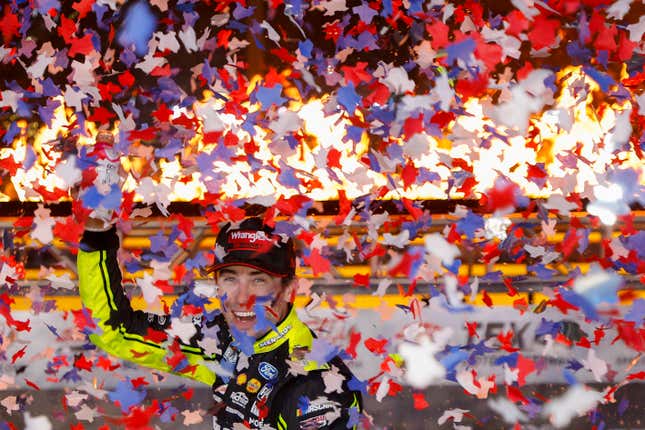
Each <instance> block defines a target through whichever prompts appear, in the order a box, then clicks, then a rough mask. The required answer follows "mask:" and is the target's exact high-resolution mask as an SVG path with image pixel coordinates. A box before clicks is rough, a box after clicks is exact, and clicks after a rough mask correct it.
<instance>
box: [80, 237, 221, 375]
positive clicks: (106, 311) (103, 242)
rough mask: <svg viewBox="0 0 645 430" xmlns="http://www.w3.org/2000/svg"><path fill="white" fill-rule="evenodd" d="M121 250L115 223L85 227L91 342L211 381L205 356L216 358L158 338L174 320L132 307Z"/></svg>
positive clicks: (84, 293) (83, 275)
mask: <svg viewBox="0 0 645 430" xmlns="http://www.w3.org/2000/svg"><path fill="white" fill-rule="evenodd" d="M118 248H119V238H118V236H117V234H116V228H115V227H112V228H110V229H109V230H107V231H85V233H84V234H83V238H82V240H81V247H80V250H79V253H78V259H77V265H78V277H79V291H80V296H81V300H82V301H83V305H84V306H85V307H86V308H87V309H89V310H90V311H91V313H92V317H93V318H95V319H97V320H98V327H99V329H98V330H97V332H96V333H94V334H91V335H90V340H91V341H92V342H93V343H94V344H95V345H96V346H98V347H99V348H101V349H103V350H105V351H106V352H108V353H109V354H112V355H114V356H117V357H120V358H123V359H125V360H129V361H132V362H135V363H138V364H141V365H143V366H146V367H151V368H155V369H159V370H163V371H166V372H171V373H176V374H178V375H180V376H185V377H189V378H192V379H196V380H198V381H201V382H204V383H206V384H209V385H212V384H213V383H214V382H215V374H214V373H213V371H212V370H210V369H209V368H208V367H207V366H206V365H205V362H204V360H208V359H213V358H214V357H205V356H204V352H203V350H202V349H201V348H199V347H198V346H197V345H192V346H191V345H186V344H181V345H179V348H172V344H171V343H169V342H160V341H156V340H155V339H159V337H158V336H154V333H155V331H156V332H157V333H158V332H160V331H161V332H163V331H164V330H165V329H167V328H168V327H169V326H170V324H171V321H170V318H169V317H168V316H160V315H156V314H151V313H146V312H143V311H135V310H133V309H132V306H131V305H130V301H129V300H128V297H127V296H126V295H125V292H124V290H123V286H122V277H121V270H120V268H119V265H118V261H117V256H116V255H117V250H118ZM151 330H152V331H151ZM175 346H176V345H175ZM182 354H183V355H184V356H185V358H186V359H187V363H186V360H183V358H182Z"/></svg>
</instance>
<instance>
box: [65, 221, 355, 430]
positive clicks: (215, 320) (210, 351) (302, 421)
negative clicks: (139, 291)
mask: <svg viewBox="0 0 645 430" xmlns="http://www.w3.org/2000/svg"><path fill="white" fill-rule="evenodd" d="M118 247H119V239H118V237H117V234H116V229H115V228H112V229H111V230H109V231H107V232H90V231H86V232H85V233H84V235H83V238H82V240H81V249H80V250H79V253H78V274H79V290H80V295H81V299H82V300H83V304H84V306H85V307H86V308H88V309H89V310H90V311H91V312H92V317H93V318H95V319H97V320H98V321H99V323H98V328H97V330H96V332H95V333H93V334H91V335H90V340H91V341H92V342H93V343H94V344H96V345H97V346H99V347H100V348H102V349H104V350H105V351H107V352H109V353H110V354H113V355H115V356H118V357H120V358H123V359H126V360H130V361H133V362H136V363H139V364H142V365H144V366H147V367H151V368H155V369H160V370H164V371H167V372H172V373H175V374H179V375H181V376H186V377H189V378H192V379H195V380H198V381H201V382H203V383H206V384H209V385H210V386H212V388H213V397H214V400H215V406H214V408H213V414H214V415H213V427H214V428H216V429H219V428H222V429H232V428H233V426H234V424H235V423H242V424H243V425H245V426H246V427H248V428H265V429H271V428H274V429H280V430H282V429H289V430H291V429H296V430H297V429H322V428H324V429H346V428H357V425H358V420H359V415H360V411H361V408H362V404H361V393H360V391H359V390H352V389H350V386H352V387H358V386H360V385H359V384H357V383H358V381H356V380H355V378H354V377H353V375H352V374H351V372H350V371H349V369H348V368H347V366H346V365H345V364H344V363H343V361H342V360H341V359H340V358H339V357H338V356H335V357H334V358H332V359H331V360H329V361H328V362H326V363H322V364H319V363H316V362H314V361H310V360H307V359H306V358H305V357H306V352H307V351H309V350H310V349H311V346H312V342H313V338H314V334H313V333H312V332H311V330H310V329H309V328H308V327H307V326H306V325H305V324H304V323H303V322H302V321H301V320H300V319H299V318H298V315H297V313H296V311H295V309H294V308H293V307H292V308H291V309H290V311H289V313H288V314H287V316H286V317H285V318H284V319H283V320H282V321H280V322H279V323H278V324H277V325H276V327H275V330H272V331H270V332H269V333H267V334H266V335H264V336H263V337H261V338H260V339H257V340H255V342H254V343H253V345H250V344H247V345H244V344H241V343H239V342H237V341H236V340H235V339H234V338H233V337H232V336H231V334H230V333H229V329H228V327H227V324H226V322H225V321H224V319H223V316H222V315H221V313H219V312H218V311H215V312H212V313H208V312H204V313H201V314H198V315H195V316H192V317H188V322H187V321H186V318H185V317H182V315H181V314H182V312H181V309H180V307H179V308H177V307H173V312H172V313H171V314H170V315H163V316H162V315H156V314H151V313H146V312H143V311H134V310H133V309H132V307H131V305H130V302H129V300H128V298H127V296H126V295H125V293H124V290H123V286H122V282H121V270H120V268H119V265H118V261H117V250H118ZM195 297H196V296H195ZM194 308H195V306H191V309H194ZM202 309H203V307H202ZM178 327H180V329H178ZM352 384H356V385H352Z"/></svg>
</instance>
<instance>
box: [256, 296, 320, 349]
mask: <svg viewBox="0 0 645 430" xmlns="http://www.w3.org/2000/svg"><path fill="white" fill-rule="evenodd" d="M313 338H314V336H313V333H312V332H311V330H309V327H307V326H306V325H305V323H303V322H302V321H300V318H299V317H298V313H297V312H296V308H295V306H291V308H290V309H289V312H287V315H286V316H285V317H284V318H283V319H282V321H280V322H279V323H278V324H277V325H276V327H275V329H273V330H271V331H269V332H268V333H267V334H265V335H264V336H262V337H261V338H259V339H257V340H256V341H255V343H254V344H253V352H254V353H255V354H261V353H264V352H268V351H272V350H274V349H276V348H278V347H279V346H280V345H282V344H283V343H285V342H289V355H291V354H293V352H294V350H311V345H312V343H313Z"/></svg>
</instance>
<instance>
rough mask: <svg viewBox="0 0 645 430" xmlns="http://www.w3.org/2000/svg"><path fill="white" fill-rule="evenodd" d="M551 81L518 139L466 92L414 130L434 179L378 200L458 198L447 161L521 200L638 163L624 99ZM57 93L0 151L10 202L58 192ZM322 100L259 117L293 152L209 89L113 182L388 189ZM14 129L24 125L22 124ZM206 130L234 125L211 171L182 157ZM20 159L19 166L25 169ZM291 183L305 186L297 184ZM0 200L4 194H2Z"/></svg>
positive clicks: (586, 81)
mask: <svg viewBox="0 0 645 430" xmlns="http://www.w3.org/2000/svg"><path fill="white" fill-rule="evenodd" d="M556 82H558V83H559V86H560V90H559V93H558V95H557V98H556V99H555V100H554V104H553V105H551V106H548V109H545V110H543V111H542V112H540V113H539V114H536V115H533V116H532V117H531V121H530V126H529V130H528V135H527V136H523V135H519V134H518V133H517V132H514V131H512V130H509V129H507V128H506V127H505V126H502V125H500V124H496V123H495V122H494V121H493V120H492V119H491V118H489V117H488V116H486V112H487V110H488V106H489V105H490V101H489V100H486V99H481V100H478V99H474V98H471V99H470V100H468V101H467V102H465V103H464V104H463V108H464V110H463V113H462V114H460V115H458V116H457V117H456V118H455V120H454V121H452V122H451V124H450V125H449V128H448V130H446V131H445V133H446V134H445V135H444V136H443V137H439V138H438V137H435V136H431V135H428V134H425V133H421V134H420V135H418V136H416V137H415V139H418V140H417V141H416V143H418V144H419V145H422V146H421V148H423V149H424V150H423V151H422V152H421V153H420V155H418V156H416V157H412V161H413V162H414V166H415V167H416V168H425V169H427V170H429V171H430V172H433V174H435V175H437V177H438V180H433V181H425V182H423V181H419V183H413V184H411V185H410V186H409V187H406V188H405V189H404V187H403V186H400V187H398V188H395V189H392V190H391V191H390V192H389V193H388V194H387V195H386V196H385V197H386V198H400V197H406V198H410V199H446V198H464V197H469V196H466V195H464V194H463V193H461V192H458V191H456V190H455V188H454V187H453V188H450V187H449V179H451V178H452V177H453V176H454V171H453V170H454V169H453V168H451V166H450V165H449V164H448V163H447V161H448V162H449V161H450V160H452V159H456V158H461V159H463V160H465V161H466V162H468V163H470V164H471V165H472V167H473V172H474V176H475V179H476V182H477V183H476V184H475V186H474V188H473V191H474V192H475V195H479V193H484V192H486V190H488V189H490V188H491V187H493V185H494V183H495V180H496V179H497V178H499V177H500V176H501V177H505V178H507V179H509V180H511V181H513V182H514V183H516V184H517V185H518V186H519V187H520V189H521V190H522V192H523V193H524V194H525V195H527V196H530V197H548V196H550V195H552V194H563V195H565V196H566V195H567V194H569V193H571V192H579V193H581V194H582V195H583V196H587V197H590V198H593V193H592V190H593V189H594V187H596V186H598V185H599V184H602V181H603V178H604V175H605V173H606V172H607V170H608V168H609V167H610V166H612V163H615V161H616V160H620V161H621V165H622V166H623V167H629V168H635V169H639V166H640V160H638V158H637V155H636V154H635V153H634V151H629V148H628V147H627V145H622V147H621V146H618V145H620V143H621V140H625V133H624V131H620V128H621V127H622V126H624V119H625V115H627V117H628V116H629V112H630V111H631V109H632V103H631V101H630V100H628V99H623V100H621V101H618V100H616V101H611V100H605V101H604V107H603V108H602V109H597V108H596V107H595V104H596V102H595V100H594V99H595V98H598V97H599V91H600V90H599V88H598V85H597V84H596V83H595V82H594V81H593V80H592V79H590V78H589V77H588V76H586V75H585V74H584V72H583V70H582V69H581V68H579V67H568V68H566V69H564V70H563V71H561V72H560V73H558V74H557V79H556ZM291 90H292V89H290V91H291ZM59 101H60V106H59V107H58V108H57V109H56V110H55V112H54V115H53V120H52V122H51V124H49V125H45V126H43V127H42V128H41V129H40V130H39V131H38V132H37V133H36V134H35V136H34V137H33V139H30V140H28V138H27V135H26V133H24V132H23V133H20V134H19V135H18V136H17V137H16V139H15V140H14V142H13V145H12V146H11V147H9V148H2V149H0V158H6V157H13V159H14V160H15V161H16V162H17V163H23V167H18V169H17V172H16V174H15V175H14V176H13V177H12V178H11V182H12V183H13V185H14V187H15V189H16V192H17V195H18V198H19V199H20V200H23V201H27V200H35V201H39V200H42V196H41V195H40V194H39V193H38V192H36V191H35V190H34V186H35V185H36V184H37V185H38V186H41V187H43V188H44V189H46V190H48V191H54V190H56V189H64V188H65V183H64V181H62V180H61V178H59V177H57V176H56V175H55V174H53V171H54V169H55V166H56V164H57V163H58V162H59V161H60V160H61V157H63V156H65V155H64V154H61V153H60V151H57V149H56V144H57V142H58V139H60V137H61V136H64V135H66V134H68V129H69V127H71V123H73V121H74V120H75V115H74V113H73V112H71V111H70V110H69V109H67V108H66V107H65V105H64V99H63V98H62V97H61V98H59ZM326 103H329V101H328V100H324V99H311V100H309V101H307V102H305V103H302V102H301V101H300V100H298V99H297V98H296V97H294V100H293V101H292V102H291V103H290V104H289V108H288V109H287V108H285V107H281V108H280V109H279V110H270V111H269V112H266V113H265V114H266V115H271V118H274V119H275V125H276V127H281V126H285V124H280V120H281V118H282V117H283V116H284V115H290V116H289V117H288V118H289V121H291V127H293V129H294V131H295V132H296V134H297V135H298V137H299V139H300V141H299V145H298V147H296V148H292V147H290V146H289V144H288V143H287V142H286V141H285V140H284V139H283V138H282V137H281V136H280V135H279V134H280V133H279V132H276V131H275V130H266V129H263V128H260V127H259V126H255V136H253V137H251V135H250V134H249V133H248V132H247V131H246V130H244V129H243V128H242V127H241V124H242V121H241V120H240V118H238V117H236V116H235V115H233V114H227V113H224V112H223V106H224V102H223V101H221V100H220V99H217V98H215V97H213V96H212V95H210V96H209V97H207V98H205V99H204V100H202V101H200V102H197V103H195V105H194V106H193V107H192V109H185V108H177V109H175V111H174V115H173V116H174V117H178V116H179V115H181V114H183V115H186V116H187V117H193V116H196V117H197V118H198V120H199V122H200V124H201V126H200V129H199V130H197V135H196V136H195V137H194V138H193V139H192V141H191V142H190V145H187V146H186V148H184V150H183V152H182V153H181V154H179V155H176V156H175V158H174V159H170V160H165V159H159V160H156V163H151V161H153V160H150V159H147V158H141V156H140V154H134V155H132V154H127V155H130V156H129V157H124V159H123V165H124V167H125V169H126V171H129V172H131V173H132V174H131V175H130V177H129V178H128V180H127V181H126V183H125V185H124V187H125V189H126V190H135V191H136V189H137V184H138V179H139V178H140V177H137V176H138V175H137V171H140V170H141V171H144V174H145V172H146V170H145V169H148V171H149V170H150V169H158V171H157V172H153V173H155V175H154V179H155V180H156V181H158V182H159V183H161V184H165V185H166V186H168V187H169V188H170V189H171V190H172V192H171V195H170V196H169V198H170V200H173V201H180V200H181V201H190V200H193V199H199V198H200V197H202V196H203V195H204V193H205V192H206V191H211V192H222V193H224V194H225V195H226V196H228V197H231V198H244V197H246V198H253V197H258V196H266V197H267V198H269V199H271V198H272V197H271V196H278V195H283V196H285V197H289V196H292V195H295V194H302V193H303V192H304V193H306V194H307V195H308V196H309V197H311V198H312V199H314V200H329V199H336V198H338V190H340V189H342V190H344V191H345V193H346V195H347V196H348V198H356V197H358V196H360V195H364V194H367V193H370V192H373V191H374V190H376V189H378V188H379V187H382V186H385V185H387V186H391V185H392V183H391V181H390V177H395V178H396V177H398V175H399V172H398V171H397V167H400V166H397V165H396V164H397V163H395V162H390V164H391V165H388V160H387V157H384V156H383V155H382V154H375V155H376V156H377V158H378V157H380V158H379V160H380V161H382V162H383V166H381V167H382V170H381V171H380V172H377V171H376V170H374V169H371V168H369V167H368V166H367V165H366V164H365V162H364V157H365V156H366V155H367V154H368V152H369V142H368V139H367V137H366V133H363V136H362V138H361V139H360V141H358V142H354V141H351V140H347V139H345V134H346V129H347V127H348V126H349V125H350V121H349V120H348V119H347V118H346V117H345V116H343V114H342V113H341V112H340V111H338V110H336V111H334V110H333V109H329V106H327V105H326ZM245 107H246V108H248V109H249V111H251V112H253V111H257V110H258V109H259V108H260V107H259V106H258V105H257V104H256V105H252V104H246V105H245ZM330 111H331V113H329V112H330ZM207 120H208V121H207ZM621 121H622V122H621ZM294 122H295V123H297V124H296V125H295V126H294ZM20 126H21V127H22V128H23V130H24V129H26V127H27V123H26V121H23V122H21V123H20ZM86 127H87V132H88V133H87V137H83V136H81V138H80V144H91V140H92V136H93V135H95V134H96V130H97V128H98V127H97V124H93V123H91V122H86ZM117 127H118V124H117ZM213 128H215V129H217V130H219V131H222V132H231V133H234V134H235V135H236V136H237V139H238V142H239V144H238V145H237V147H232V148H229V149H231V150H233V151H234V155H235V157H233V159H232V160H231V161H230V162H227V161H225V160H217V161H214V162H213V164H212V171H210V172H204V171H200V170H199V169H197V168H196V166H195V163H194V162H193V161H194V157H195V156H196V154H197V153H199V152H202V153H211V152H212V151H214V150H215V149H216V145H215V144H212V143H204V141H203V137H204V132H207V131H208V130H211V129H213ZM290 131H291V130H290ZM115 133H116V131H115ZM122 136H123V134H122ZM627 136H628V134H627ZM251 138H253V142H254V143H255V144H256V145H257V147H258V150H257V151H256V152H255V153H254V154H253V156H254V157H255V158H256V159H257V160H258V161H259V163H260V164H261V165H260V167H259V168H257V166H255V168H254V167H252V166H251V164H249V163H248V161H247V159H246V155H247V154H246V152H245V149H244V144H245V143H248V142H250V140H251ZM344 139H345V140H344ZM406 143H408V142H403V141H400V142H398V143H391V144H401V145H406ZM424 145H426V146H427V148H426V146H424ZM122 147H123V146H122ZM30 150H33V154H34V155H35V160H34V162H33V163H29V161H30V154H29V151H30ZM331 150H334V151H339V152H340V156H339V162H338V164H339V166H340V168H339V167H329V166H328V165H327V156H328V154H329V151H331ZM150 153H152V152H151V151H150ZM558 155H560V156H566V155H571V156H575V157H578V158H579V160H578V162H577V163H576V165H575V168H571V166H567V165H566V163H565V162H564V161H563V159H561V158H560V157H558ZM187 160H188V161H189V162H187ZM25 162H27V163H28V164H27V166H26V167H24V163H25ZM536 163H543V164H544V169H545V171H546V173H547V177H546V180H545V181H544V184H543V186H540V184H539V183H536V181H533V180H531V179H530V178H529V172H528V169H529V166H531V165H535V164H536ZM284 168H287V169H291V171H292V172H293V174H294V175H295V177H296V178H297V180H299V181H300V182H301V184H297V185H296V186H293V185H292V186H286V185H285V184H284V183H283V182H284V181H281V180H280V178H279V176H280V170H281V169H284ZM140 174H141V172H139V175H140ZM640 174H641V175H642V172H641V173H640ZM149 176H152V175H149ZM302 183H310V184H313V185H312V186H310V187H309V188H308V189H307V188H306V187H305V186H303V185H302ZM0 197H1V198H3V199H4V200H8V199H9V197H8V196H6V195H5V196H0ZM139 198H140V196H139ZM273 198H275V197H273ZM609 218H611V217H609ZM610 220H611V219H610Z"/></svg>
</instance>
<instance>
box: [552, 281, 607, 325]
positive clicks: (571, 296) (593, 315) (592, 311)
mask: <svg viewBox="0 0 645 430" xmlns="http://www.w3.org/2000/svg"><path fill="white" fill-rule="evenodd" d="M558 291H559V292H560V295H561V296H562V298H563V299H564V301H566V302H568V303H570V304H572V305H574V306H577V307H578V308H580V310H582V312H583V313H584V314H585V317H587V318H589V319H591V320H594V321H597V320H598V312H596V308H595V307H594V306H593V305H592V304H591V302H589V301H588V300H587V299H586V298H585V297H584V296H581V295H580V294H577V293H576V292H575V291H572V290H569V289H566V288H559V289H558Z"/></svg>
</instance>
